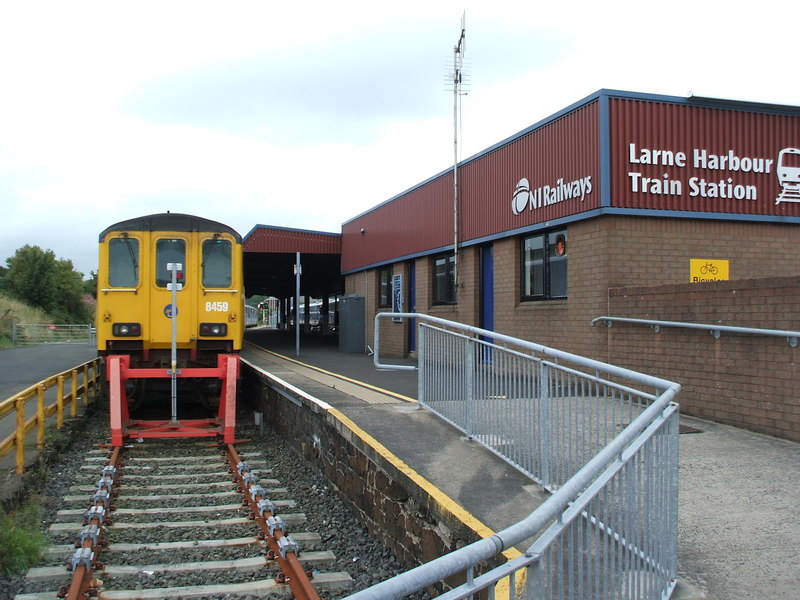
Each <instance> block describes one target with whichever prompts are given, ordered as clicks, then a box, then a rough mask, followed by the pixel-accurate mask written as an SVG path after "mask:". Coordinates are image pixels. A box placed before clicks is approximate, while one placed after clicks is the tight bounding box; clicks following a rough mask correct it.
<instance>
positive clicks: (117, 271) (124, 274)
mask: <svg viewBox="0 0 800 600" xmlns="http://www.w3.org/2000/svg"><path fill="white" fill-rule="evenodd" d="M138 284H139V240H136V239H133V238H130V237H128V236H127V235H123V237H120V238H113V239H112V240H110V241H109V242H108V285H110V286H112V287H128V288H132V287H136V286H137V285H138Z"/></svg>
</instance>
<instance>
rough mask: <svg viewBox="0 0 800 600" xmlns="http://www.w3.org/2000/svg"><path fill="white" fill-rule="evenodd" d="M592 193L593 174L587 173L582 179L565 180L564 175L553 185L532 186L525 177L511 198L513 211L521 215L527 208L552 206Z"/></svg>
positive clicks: (518, 183)
mask: <svg viewBox="0 0 800 600" xmlns="http://www.w3.org/2000/svg"><path fill="white" fill-rule="evenodd" d="M591 193H592V176H591V175H587V176H586V177H581V178H580V179H574V180H572V181H564V179H563V177H562V178H559V179H557V180H556V181H555V183H554V184H553V185H542V186H539V187H537V188H531V186H530V183H529V182H528V179H527V178H525V177H523V178H522V179H520V180H519V181H518V182H517V186H516V188H514V195H513V196H512V198H511V212H513V213H514V214H515V215H519V214H520V213H522V212H524V211H525V210H536V209H539V208H542V207H545V206H552V205H553V204H559V203H561V202H565V201H567V200H580V201H581V202H583V201H584V200H585V199H586V196H588V195H589V194H591Z"/></svg>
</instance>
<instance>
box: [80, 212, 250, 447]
mask: <svg viewBox="0 0 800 600" xmlns="http://www.w3.org/2000/svg"><path fill="white" fill-rule="evenodd" d="M97 281H98V290H97V291H98V293H97V322H96V328H97V348H98V352H99V353H100V355H101V356H103V357H105V362H106V378H107V384H108V395H109V402H110V414H111V438H112V445H115V446H119V445H122V443H123V440H124V439H125V438H143V437H196V436H215V435H221V436H223V438H224V441H225V442H226V443H230V442H232V441H233V429H234V426H235V399H236V380H237V378H238V376H239V356H238V354H239V351H240V350H241V347H242V337H243V333H244V325H245V308H244V281H243V272H242V238H241V236H240V235H239V234H238V233H237V232H236V231H235V230H234V229H232V228H231V227H228V226H227V225H224V224H222V223H218V222H216V221H212V220H209V219H204V218H202V217H197V216H193V215H185V214H176V213H162V214H155V215H148V216H144V217H138V218H134V219H129V220H127V221H122V222H120V223H116V224H115V225H112V226H110V227H108V228H107V229H106V230H105V231H103V232H102V233H101V234H100V255H99V265H98V277H97ZM173 281H174V282H175V283H176V285H174V286H173ZM210 397H213V399H214V400H215V402H214V404H216V405H217V409H216V416H212V417H210V418H200V419H197V418H192V419H185V418H181V415H179V414H177V407H178V406H179V404H178V398H180V399H181V400H182V401H183V402H182V403H181V405H185V404H186V402H185V401H186V400H187V399H188V400H190V402H192V403H197V402H198V401H199V400H200V399H208V398H210ZM217 399H218V404H217V402H216V400H217ZM134 404H137V405H138V404H142V406H143V407H146V408H147V409H148V410H150V411H153V409H154V407H155V408H156V409H157V410H156V413H155V416H156V417H157V418H155V419H149V420H145V419H138V418H137V419H132V418H131V417H132V416H137V415H133V413H132V407H133V406H134Z"/></svg>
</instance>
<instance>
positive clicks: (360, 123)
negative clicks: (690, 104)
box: [0, 0, 800, 275]
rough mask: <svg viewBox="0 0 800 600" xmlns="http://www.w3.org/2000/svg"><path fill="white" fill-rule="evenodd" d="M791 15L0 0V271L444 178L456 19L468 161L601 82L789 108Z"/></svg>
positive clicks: (246, 226) (795, 97) (791, 11)
mask: <svg viewBox="0 0 800 600" xmlns="http://www.w3.org/2000/svg"><path fill="white" fill-rule="evenodd" d="M290 4H291V7H289V5H290ZM798 6H799V5H798V3H796V2H783V1H781V2H777V1H773V0H764V1H761V2H757V3H750V2H748V3H732V2H730V1H729V0H728V1H725V2H711V1H704V0H693V1H691V2H684V1H682V0H680V1H673V2H669V3H667V2H643V1H641V0H638V1H636V2H615V1H613V0H610V1H606V2H597V1H587V2H569V1H566V2H547V3H544V2H508V3H507V2H501V1H496V0H494V1H486V0H481V1H480V2H459V3H455V2H449V1H442V2H439V1H431V0H427V1H425V2H416V1H408V0H406V1H405V2H402V3H399V2H391V3H390V2H375V1H372V2H347V1H343V2H314V1H306V2H299V3H288V2H281V3H278V2H267V1H266V0H264V1H261V2H254V1H248V2H245V1H235V0H228V1H226V2H221V1H216V2H204V1H202V0H193V1H191V2H189V1H182V0H181V1H177V0H176V1H169V0H159V1H158V2H149V1H146V0H144V1H143V0H137V1H136V2H122V1H116V2H112V1H109V0H103V1H98V2H84V1H81V0H70V1H69V2H65V1H51V2H45V1H36V0H27V1H25V2H22V1H20V2H16V1H11V0H0V209H2V210H1V211H0V264H3V265H5V259H6V258H8V257H10V256H13V254H14V252H15V251H16V250H17V249H18V248H20V247H22V246H24V245H25V244H32V245H38V246H40V247H42V248H44V249H50V250H53V251H54V252H55V254H56V256H57V257H58V258H66V259H70V260H72V261H73V263H74V265H75V267H76V269H78V270H79V271H81V272H83V273H85V274H86V275H88V274H89V272H90V271H95V270H96V269H97V257H96V254H97V248H96V244H97V235H98V233H99V232H100V231H102V230H103V229H104V228H105V227H106V226H108V225H110V224H113V223H115V222H117V221H121V220H123V219H128V218H132V217H136V216H141V215H147V214H152V213H157V212H164V211H167V210H169V211H172V212H186V213H192V214H197V215H200V216H203V217H207V218H210V219H214V220H218V221H222V222H224V223H226V224H228V225H231V226H232V227H234V228H236V229H237V230H238V231H239V232H240V233H241V234H242V235H245V234H247V233H248V232H249V231H250V230H251V228H252V227H253V226H254V225H256V224H268V225H277V226H281V227H296V228H302V229H312V230H320V231H332V232H339V231H340V230H341V224H342V223H343V222H344V221H347V220H349V219H350V218H352V217H354V216H356V215H358V214H360V213H362V212H364V211H365V210H368V209H369V208H371V207H373V206H375V205H377V204H379V203H381V202H383V201H385V200H387V199H389V198H391V197H393V196H395V195H397V194H399V193H401V192H403V191H404V190H406V189H408V188H409V187H411V186H413V185H415V184H416V183H419V182H420V181H422V180H424V179H427V178H428V177H430V176H432V175H435V174H437V173H439V172H440V171H442V170H443V169H447V168H449V167H450V166H451V165H452V162H453V95H452V85H448V80H449V78H450V74H451V72H452V68H453V47H454V45H455V43H456V42H457V40H458V36H459V34H460V29H461V18H462V15H464V14H465V15H466V53H465V58H466V62H465V72H466V75H467V77H468V85H467V86H466V91H468V92H469V93H468V95H467V96H465V97H464V98H463V99H462V128H461V138H460V142H461V143H460V154H461V157H462V158H467V157H469V156H471V155H472V154H475V153H477V152H479V151H480V150H482V149H484V148H486V147H488V146H490V145H492V144H494V143H496V142H498V141H500V140H502V139H504V138H506V137H508V136H510V135H512V134H514V133H516V132H518V131H520V130H521V129H524V128H526V127H528V126H530V125H532V124H533V123H536V122H538V121H540V120H542V119H544V118H545V117H547V116H549V115H551V114H552V113H554V112H556V111H558V110H560V109H561V108H564V107H566V106H568V105H570V104H572V103H574V102H576V101H578V100H580V99H582V98H584V97H585V96H588V95H589V94H591V93H593V92H595V91H597V90H598V89H601V88H611V89H622V90H629V91H635V92H646V93H655V94H668V95H676V96H686V95H687V94H688V93H689V92H690V91H692V92H694V93H695V94H696V95H706V96H718V97H724V98H733V99H744V100H757V101H765V102H774V103H779V104H798V103H800V85H799V84H798V80H797V76H796V72H797V66H798V64H797V57H798V55H799V53H798V48H797V39H798V36H797V35H796V33H795V31H796V23H797V21H798V17H799V16H800V8H799V7H798ZM798 143H800V141H798Z"/></svg>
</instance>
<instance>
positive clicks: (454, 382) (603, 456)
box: [348, 313, 680, 600]
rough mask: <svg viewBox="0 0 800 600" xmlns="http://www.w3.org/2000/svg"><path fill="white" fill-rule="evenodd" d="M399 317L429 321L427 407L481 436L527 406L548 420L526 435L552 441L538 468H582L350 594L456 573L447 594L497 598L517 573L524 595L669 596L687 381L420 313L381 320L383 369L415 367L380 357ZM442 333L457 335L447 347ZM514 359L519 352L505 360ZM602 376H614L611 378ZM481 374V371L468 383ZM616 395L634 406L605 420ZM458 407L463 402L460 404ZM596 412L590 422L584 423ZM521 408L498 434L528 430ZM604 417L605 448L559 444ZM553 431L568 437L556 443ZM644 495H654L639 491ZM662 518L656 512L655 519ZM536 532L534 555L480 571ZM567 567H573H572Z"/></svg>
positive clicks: (384, 594) (422, 344) (453, 599)
mask: <svg viewBox="0 0 800 600" xmlns="http://www.w3.org/2000/svg"><path fill="white" fill-rule="evenodd" d="M397 317H403V318H413V319H418V321H422V322H421V323H418V334H419V336H418V362H419V370H420V376H419V387H420V390H419V398H418V399H419V401H420V404H422V405H424V406H426V408H429V409H430V410H432V411H433V412H435V413H436V414H438V415H440V416H442V417H443V418H445V419H446V420H448V422H450V423H452V424H453V425H454V426H456V427H458V428H459V429H461V430H462V431H466V432H467V433H468V434H469V435H471V433H470V431H472V430H473V426H476V427H477V429H476V430H480V427H481V426H483V427H485V426H487V425H494V424H496V423H497V422H498V421H503V415H498V414H497V412H496V411H497V410H499V409H500V407H503V406H505V407H507V408H508V409H509V410H511V409H512V408H519V406H520V405H521V404H523V403H524V406H526V407H527V409H524V410H527V411H528V412H527V416H529V417H534V418H535V419H540V420H541V422H540V425H543V426H542V427H540V428H539V429H536V430H535V431H533V430H531V431H530V432H528V434H524V435H523V442H524V443H526V442H527V441H528V440H531V439H533V440H534V444H536V445H538V444H543V445H541V446H540V447H539V448H533V449H532V450H533V452H537V451H538V450H542V451H543V452H540V455H541V456H544V457H545V458H543V459H542V460H541V462H540V463H539V464H534V467H535V468H537V469H538V468H542V469H543V471H545V472H546V471H547V470H548V469H549V468H551V467H552V465H548V461H550V460H552V462H559V463H564V462H570V463H572V465H574V468H573V467H572V466H570V467H569V468H568V469H567V470H566V471H564V470H563V469H562V470H561V471H558V472H557V474H556V477H554V478H552V479H550V478H548V476H547V475H546V474H545V475H542V476H541V479H544V480H545V481H541V483H542V485H543V487H545V488H546V489H548V490H549V491H551V492H553V493H552V496H551V497H550V498H548V500H546V501H545V502H544V503H543V504H542V505H541V506H540V507H539V508H538V509H536V510H535V511H534V512H533V513H531V514H530V515H528V516H527V517H525V518H524V519H522V520H521V521H519V522H518V523H516V524H515V525H512V526H510V527H508V528H506V529H504V530H502V531H500V532H498V533H496V534H494V535H492V536H490V537H488V538H486V539H483V540H480V541H478V542H475V543H473V544H470V545H469V546H466V547H464V548H461V549H459V550H456V551H454V552H452V553H450V554H447V555H445V556H442V557H439V558H436V559H434V560H432V561H430V562H428V563H426V564H424V565H421V566H419V567H417V568H415V569H412V570H410V571H408V572H406V573H403V574H401V575H398V576H397V577H394V578H392V579H390V580H388V581H384V582H382V583H379V584H378V585H376V586H373V587H372V588H369V589H366V590H362V591H360V592H357V593H356V594H353V595H352V596H349V597H348V600H378V599H380V600H385V599H399V598H402V597H404V596H405V595H408V594H410V593H412V592H414V591H416V590H419V589H422V588H424V587H426V586H429V585H433V584H435V583H437V582H439V581H442V580H444V579H446V578H449V577H451V576H453V575H455V574H457V573H466V583H465V584H464V585H461V586H459V587H457V588H455V589H453V590H451V591H449V592H447V593H445V594H444V595H442V596H441V597H442V598H446V599H447V600H460V599H465V598H472V597H473V594H475V593H477V592H478V591H480V590H485V589H489V590H491V591H490V596H489V597H495V596H494V592H495V590H494V586H495V584H497V583H498V582H499V581H500V580H503V579H507V580H508V581H509V583H510V588H511V590H513V591H512V594H517V593H519V592H520V591H521V590H520V589H517V587H516V586H517V585H518V584H521V583H522V581H523V580H525V579H526V581H525V592H524V594H525V596H524V597H525V598H530V599H540V598H541V599H546V598H550V599H554V598H560V597H565V594H566V595H567V596H569V597H573V596H572V595H570V593H568V592H567V588H568V589H569V590H573V591H574V588H573V587H572V586H574V585H578V586H579V588H580V589H581V590H583V591H582V592H581V593H579V594H578V597H618V596H617V595H615V594H622V592H623V591H624V595H625V597H632V595H631V594H633V595H635V597H642V598H644V597H647V598H658V599H661V598H665V597H669V595H670V594H671V592H672V590H673V589H674V586H675V574H676V572H677V456H678V441H677V434H678V408H677V405H676V404H675V403H674V402H673V400H674V398H675V397H676V395H677V394H678V392H679V390H680V386H679V385H678V384H676V383H673V382H669V381H666V380H663V379H659V378H656V377H652V376H649V375H645V374H642V373H636V372H633V371H629V370H627V369H622V368H619V367H615V366H613V365H608V364H605V363H600V362H598V361H595V360H592V359H588V358H585V357H580V356H577V355H573V354H570V353H567V352H562V351H559V350H555V349H553V348H548V347H545V346H542V345H540V344H535V343H531V342H526V341H524V340H519V339H516V338H512V337H509V336H505V335H502V334H498V333H496V332H490V331H486V330H483V329H480V328H476V327H471V326H467V325H463V324H460V323H454V322H452V321H447V320H445V319H439V318H437V317H431V316H429V315H420V314H414V313H381V314H379V315H378V316H376V318H375V346H374V348H375V357H374V359H373V360H374V363H375V365H376V366H377V367H379V368H388V369H408V368H414V367H408V366H405V365H392V364H386V363H382V362H381V360H380V352H379V349H380V331H379V323H380V319H383V318H397ZM431 324H435V325H436V326H437V327H433V325H431ZM465 334H471V335H474V336H475V337H472V338H470V337H468V336H467V335H465ZM432 336H433V337H432ZM478 336H483V337H485V338H491V340H492V341H488V340H486V339H479V337H478ZM439 339H443V340H453V342H452V343H450V342H446V341H445V343H444V344H440V342H439V341H437V340H439ZM493 341H499V342H501V343H502V344H503V346H500V345H496V344H493V343H492V342H493ZM511 345H513V346H516V347H517V348H519V349H520V351H515V350H510V349H509V348H508V347H507V346H511ZM526 352H527V354H526ZM536 354H538V355H539V356H536ZM504 356H509V357H512V358H510V359H508V360H507V359H505V358H503V357H504ZM542 357H547V359H545V358H542ZM517 359H520V360H527V362H528V363H530V364H531V365H533V367H534V368H531V369H529V370H526V367H521V366H520V365H521V363H516V362H509V360H514V361H516V360H517ZM562 361H563V362H571V363H573V364H574V365H575V366H576V368H570V367H567V366H565V365H564V364H562ZM500 372H502V373H503V374H507V375H508V376H509V377H510V379H508V380H505V382H504V384H503V385H506V386H507V387H506V388H505V391H504V392H500V391H499V388H497V387H494V383H496V382H494V381H493V382H490V383H489V384H488V385H487V382H486V381H485V380H484V379H482V378H483V377H485V376H486V375H487V373H491V374H492V375H497V374H498V373H500ZM592 372H594V373H592ZM599 373H604V374H607V375H610V377H609V378H608V379H601V378H600V377H599V375H598V374H599ZM473 377H474V378H475V379H474V380H473V381H470V380H471V379H472V378H473ZM429 378H430V379H431V382H434V384H433V387H432V388H431V390H428V393H429V394H430V397H427V398H426V392H425V390H424V386H427V385H428V383H423V382H424V381H425V380H427V379H429ZM622 378H624V379H627V380H628V381H633V382H635V383H636V384H637V385H645V386H653V387H654V388H655V390H656V391H655V394H653V393H651V392H646V391H637V390H634V389H633V388H632V387H628V386H626V385H625V384H624V383H622V382H620V379H622ZM465 380H466V381H465ZM612 380H613V381H612ZM575 382H577V384H576V383H575ZM437 384H438V387H436V385H437ZM515 386H516V387H515ZM575 400H580V403H579V404H580V406H583V407H584V408H583V410H587V411H588V412H587V413H586V414H580V413H574V414H573V413H569V412H568V410H567V414H566V417H565V416H564V409H565V407H567V406H568V405H569V404H570V402H573V401H575ZM609 401H611V404H615V405H621V404H628V405H630V406H631V407H632V409H631V411H630V413H629V414H628V413H626V414H625V415H620V414H619V413H617V412H614V411H613V409H612V412H611V414H610V415H605V413H603V415H602V416H601V412H603V411H605V410H606V409H605V408H604V406H607V405H608V402H609ZM481 404H484V405H486V408H488V410H490V411H492V415H491V423H489V422H488V421H484V422H480V421H481V419H482V418H483V417H484V416H485V413H484V414H482V413H481V412H480V411H481V406H480V405H481ZM456 405H458V407H459V408H458V409H457V410H456V411H455V412H453V411H452V409H453V407H454V406H456ZM463 409H466V410H468V411H470V412H469V415H466V413H464V414H462V413H459V412H458V411H462V410H463ZM579 410H580V409H579ZM598 410H599V411H600V412H597V411H598ZM448 411H450V412H448ZM472 411H474V419H475V421H474V422H473V412H472ZM559 411H561V414H560V415H559V414H558V413H559ZM457 413H458V414H457ZM586 415H589V416H590V417H591V418H590V419H586V418H585V417H586ZM516 416H518V415H515V414H512V413H508V414H506V415H505V419H506V420H505V425H506V428H505V429H494V430H492V431H493V432H494V433H495V434H498V435H504V434H507V435H508V436H509V439H511V438H513V437H514V434H515V433H519V427H518V426H519V423H516V422H515V417H516ZM606 416H609V417H610V418H609V419H606V424H607V425H608V426H610V431H612V433H611V435H610V437H608V436H606V437H603V436H598V437H596V438H594V439H595V442H597V441H598V440H600V445H599V446H595V445H594V444H592V443H589V444H588V445H587V446H586V449H587V452H583V453H581V452H578V453H577V454H576V455H574V456H573V455H569V456H565V455H561V456H559V453H560V452H562V451H566V452H567V453H569V452H571V449H572V447H573V446H574V444H575V443H576V442H577V438H571V439H573V442H569V443H567V445H566V446H568V448H565V446H564V445H563V444H562V445H560V444H559V441H560V439H562V438H564V437H565V436H570V435H575V436H578V438H580V437H585V436H587V435H588V436H590V437H591V436H592V435H593V432H592V431H591V427H592V425H598V424H600V423H599V422H598V421H596V420H595V419H596V418H597V419H600V420H602V419H604V418H605V417H606ZM572 418H575V419H577V422H578V425H577V426H572V425H569V424H568V421H569V420H570V419H572ZM463 419H466V420H463ZM565 419H566V420H565ZM522 420H524V418H523V419H522ZM551 420H553V422H551ZM620 421H622V422H621V423H620ZM615 426H619V427H622V429H621V431H620V430H619V429H617V430H615ZM515 427H516V428H517V431H516V432H515V431H514V429H515ZM535 427H536V426H535ZM553 427H556V428H557V429H556V430H553V429H552V428H553ZM564 427H568V428H569V431H567V429H564ZM559 428H560V429H559ZM484 431H486V430H484ZM551 433H552V435H553V437H554V438H559V439H558V440H551V441H550V442H548V439H547V438H548V437H549V436H550V435H551ZM518 439H519V438H518ZM476 441H479V443H482V444H483V445H484V446H487V447H489V449H490V450H491V451H493V452H494V453H495V454H498V455H499V456H501V457H504V459H505V460H507V462H509V463H511V464H513V465H515V466H517V467H518V468H520V469H521V470H522V472H523V473H526V474H529V475H531V476H532V477H533V478H534V480H536V481H539V479H540V478H537V477H536V476H535V474H532V471H531V470H530V469H528V468H527V467H525V466H524V461H523V462H522V463H520V462H519V461H518V460H517V459H515V458H514V457H512V456H510V455H505V456H504V454H503V451H502V450H499V449H497V448H492V447H491V446H492V444H491V443H490V442H488V443H484V442H482V441H480V440H477V439H476ZM595 448H596V449H595ZM550 453H553V454H552V456H550V455H549V454H550ZM565 458H566V459H567V460H564V459H565ZM571 459H575V460H571ZM534 462H535V461H534ZM553 472H554V473H555V471H553ZM640 493H641V494H644V496H642V497H639V494H640ZM641 507H646V509H644V510H645V513H644V514H638V513H637V511H640V510H641V509H642V508H641ZM629 511H630V512H629ZM651 511H652V512H651ZM656 514H657V515H658V518H653V516H654V515H656ZM589 532H591V536H590V535H589ZM534 536H535V537H536V539H535V540H534V542H533V544H532V545H531V546H530V547H529V548H528V550H527V552H526V553H525V555H524V556H521V557H519V558H517V559H514V560H512V561H510V562H507V563H505V564H503V565H501V566H499V567H496V568H494V569H492V570H489V571H487V572H484V573H482V574H480V575H478V574H477V573H476V570H477V566H478V565H479V564H480V563H483V562H485V561H487V560H489V559H491V558H492V557H496V556H497V555H498V554H499V553H501V552H503V551H504V550H507V549H509V548H511V547H513V546H515V545H517V544H519V543H521V542H522V541H523V540H526V539H530V538H532V537H534ZM590 538H591V539H590ZM584 542H585V543H584ZM573 545H574V547H572V546H573ZM607 552H612V556H611V557H610V560H607V561H606V560H604V561H601V562H602V564H600V563H596V564H594V566H590V565H588V563H586V561H587V558H588V557H592V556H593V555H594V554H597V555H598V556H600V555H602V554H604V553H607ZM570 553H574V554H570ZM575 561H577V562H575ZM567 563H569V566H565V565H567ZM565 569H566V570H565ZM520 570H522V571H520ZM518 575H519V577H518ZM526 576H527V577H526ZM587 581H591V583H590V584H589V583H587V585H594V584H595V583H597V585H598V586H599V587H598V589H595V588H591V589H588V588H583V587H582V586H583V585H584V583H585V582H587ZM559 586H560V587H559ZM562 588H563V589H562ZM595 592H596V593H595ZM585 594H589V596H585ZM514 597H517V596H516V595H515V596H514ZM619 597H621V596H619Z"/></svg>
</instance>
